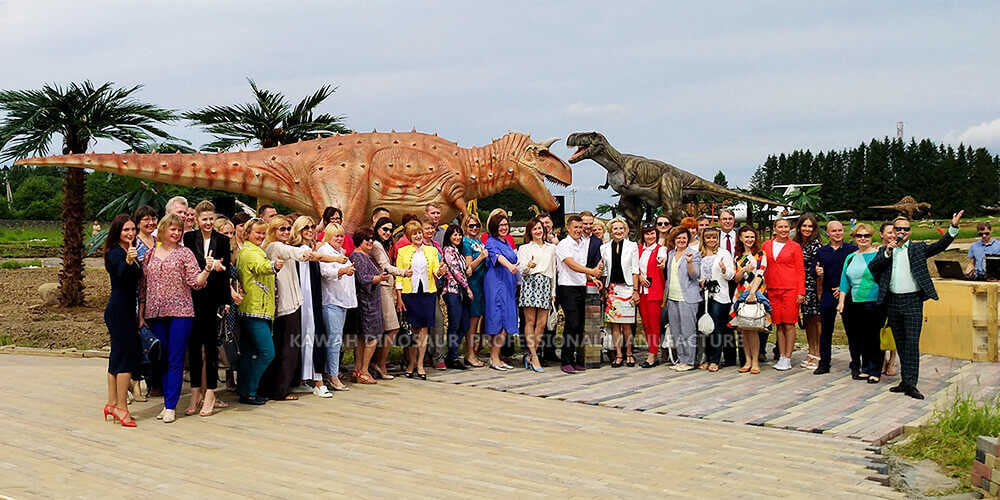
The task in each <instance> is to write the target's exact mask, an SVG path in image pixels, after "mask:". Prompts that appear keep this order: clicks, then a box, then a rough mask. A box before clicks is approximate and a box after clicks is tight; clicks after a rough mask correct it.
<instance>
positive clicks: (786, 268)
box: [761, 218, 806, 371]
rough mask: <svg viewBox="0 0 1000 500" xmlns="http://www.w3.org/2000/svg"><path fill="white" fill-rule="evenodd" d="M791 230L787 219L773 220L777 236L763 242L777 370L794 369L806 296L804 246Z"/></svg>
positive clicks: (775, 366) (765, 279)
mask: <svg viewBox="0 0 1000 500" xmlns="http://www.w3.org/2000/svg"><path fill="white" fill-rule="evenodd" d="M790 229H791V226H790V225H789V223H788V221H787V220H786V219H781V218H779V219H778V220H776V221H775V222H774V238H773V239H770V240H768V241H766V242H764V245H763V247H762V248H761V250H763V252H764V256H765V258H766V259H767V268H766V269H765V270H764V283H765V284H766V285H767V297H768V299H769V300H770V301H771V308H772V311H771V322H772V323H773V324H774V326H775V337H776V338H777V342H778V352H779V353H780V357H779V358H778V362H777V363H776V364H775V365H774V369H775V370H780V371H785V370H790V369H791V368H792V351H793V350H794V349H795V324H796V323H798V321H799V305H800V304H802V302H803V300H804V299H805V293H806V279H805V276H806V274H805V264H804V261H803V258H802V247H801V246H800V245H799V244H798V243H796V242H794V241H792V240H790V239H789V238H788V232H789V230H790Z"/></svg>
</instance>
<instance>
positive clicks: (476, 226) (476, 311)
mask: <svg viewBox="0 0 1000 500" xmlns="http://www.w3.org/2000/svg"><path fill="white" fill-rule="evenodd" d="M482 229H483V225H482V223H481V222H479V217H477V216H475V215H468V216H466V217H465V220H464V221H463V224H462V232H463V233H465V236H464V237H463V238H462V248H461V250H462V256H463V257H465V269H466V272H467V273H468V274H469V288H471V289H472V304H471V305H470V306H469V331H468V332H466V334H465V366H470V367H473V368H482V367H483V366H486V365H484V364H483V363H482V361H479V358H478V357H477V356H476V352H477V350H476V347H477V345H478V344H477V343H476V330H478V329H479V320H480V318H482V317H483V304H484V300H485V297H484V296H483V276H484V275H485V274H486V265H485V264H484V261H485V260H486V251H485V249H484V248H483V244H482V243H480V242H479V233H480V231H482Z"/></svg>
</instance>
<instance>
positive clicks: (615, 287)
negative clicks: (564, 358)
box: [601, 218, 640, 368]
mask: <svg viewBox="0 0 1000 500" xmlns="http://www.w3.org/2000/svg"><path fill="white" fill-rule="evenodd" d="M608 226H609V227H610V229H611V241H609V242H607V243H604V244H603V245H601V259H603V261H604V286H605V288H606V289H607V294H606V297H607V302H606V304H605V308H604V315H605V318H607V321H608V322H609V323H611V335H612V338H613V339H614V344H615V359H614V361H612V362H611V367H612V368H618V367H621V366H622V363H623V361H624V364H625V365H627V366H629V367H632V366H635V356H634V355H633V354H632V325H633V324H634V323H635V307H636V305H637V304H638V303H639V300H640V294H639V247H638V246H637V245H636V244H635V243H634V242H632V241H630V240H629V239H628V224H627V223H626V222H625V219H622V218H616V219H613V220H612V221H611V222H609V223H608ZM623 336H624V340H625V348H626V353H625V356H624V358H623V356H622V337H623Z"/></svg>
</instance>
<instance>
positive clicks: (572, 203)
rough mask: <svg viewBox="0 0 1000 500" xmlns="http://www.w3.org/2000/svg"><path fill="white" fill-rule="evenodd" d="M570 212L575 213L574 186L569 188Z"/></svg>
mask: <svg viewBox="0 0 1000 500" xmlns="http://www.w3.org/2000/svg"><path fill="white" fill-rule="evenodd" d="M569 200H570V201H569V204H570V210H569V211H570V212H573V213H576V188H575V187H571V188H569Z"/></svg>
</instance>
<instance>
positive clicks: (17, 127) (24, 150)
mask: <svg viewBox="0 0 1000 500" xmlns="http://www.w3.org/2000/svg"><path fill="white" fill-rule="evenodd" d="M141 88H142V86H141V85H136V86H133V87H127V88H116V87H115V86H114V83H112V82H107V83H105V84H103V85H101V86H98V87H95V86H94V84H93V83H91V82H90V81H85V82H83V83H79V84H78V83H71V84H69V86H68V87H61V86H59V85H45V86H43V87H42V88H41V89H40V90H0V112H2V113H3V115H4V117H3V119H2V120H0V161H4V160H15V159H19V158H25V157H28V156H34V155H38V156H45V155H47V154H49V147H50V145H51V143H52V141H53V139H54V137H55V136H56V135H59V136H61V137H62V154H77V153H86V152H87V147H88V146H89V145H90V141H91V140H93V139H98V138H101V139H116V140H118V141H121V142H123V143H125V144H127V145H129V146H131V147H136V146H137V145H139V144H143V143H146V142H149V141H150V140H152V139H153V138H154V137H159V138H164V139H174V138H173V137H172V136H171V135H170V134H168V133H167V132H166V131H164V130H162V129H161V128H159V127H160V125H161V124H164V123H166V122H169V121H173V120H176V119H177V116H176V114H175V113H174V112H173V111H171V110H167V109H163V108H160V107H157V106H154V105H152V104H146V103H143V102H139V101H137V100H136V99H135V98H134V97H133V95H134V94H135V93H136V92H138V91H139V89H141ZM85 175H86V174H85V173H84V171H83V169H79V168H67V169H66V173H65V175H64V179H63V207H62V217H63V251H62V263H63V266H62V271H61V272H60V273H59V287H60V292H59V293H60V295H59V302H60V303H61V304H62V305H63V306H66V307H69V306H81V305H83V299H84V296H83V216H84V209H85V207H84V200H83V191H84V178H85Z"/></svg>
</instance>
